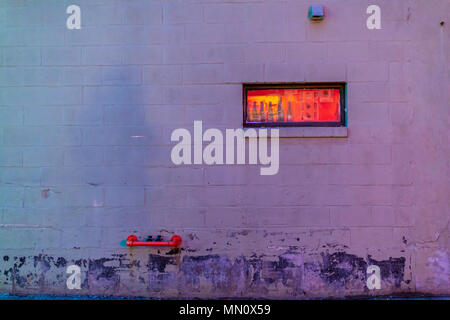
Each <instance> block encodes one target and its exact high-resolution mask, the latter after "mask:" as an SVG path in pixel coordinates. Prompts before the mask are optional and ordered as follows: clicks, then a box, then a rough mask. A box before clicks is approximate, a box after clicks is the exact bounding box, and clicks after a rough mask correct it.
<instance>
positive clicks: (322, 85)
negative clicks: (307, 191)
mask: <svg viewBox="0 0 450 320" xmlns="http://www.w3.org/2000/svg"><path fill="white" fill-rule="evenodd" d="M346 85H347V84H346V83H345V82H301V83H244V84H243V85H242V92H243V94H242V99H243V104H242V105H243V109H244V110H243V117H244V118H243V127H247V128H255V127H345V126H346V123H347V105H346V99H345V97H346ZM279 89H339V99H340V106H341V110H340V114H341V119H340V121H303V122H273V123H267V122H260V123H255V122H247V93H248V91H249V90H279Z"/></svg>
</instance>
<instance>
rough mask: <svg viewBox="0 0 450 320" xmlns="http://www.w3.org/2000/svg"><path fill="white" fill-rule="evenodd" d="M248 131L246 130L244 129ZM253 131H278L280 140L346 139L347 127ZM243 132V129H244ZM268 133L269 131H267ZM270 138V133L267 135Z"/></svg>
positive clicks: (286, 128) (285, 128)
mask: <svg viewBox="0 0 450 320" xmlns="http://www.w3.org/2000/svg"><path fill="white" fill-rule="evenodd" d="M246 129H248V128H246ZM254 129H256V130H257V129H278V130H279V132H280V138H347V137H348V128H347V127H295V128H288V127H284V128H280V127H264V128H262V127H261V128H254ZM244 130H245V129H244ZM269 132H270V131H269ZM269 137H270V133H269Z"/></svg>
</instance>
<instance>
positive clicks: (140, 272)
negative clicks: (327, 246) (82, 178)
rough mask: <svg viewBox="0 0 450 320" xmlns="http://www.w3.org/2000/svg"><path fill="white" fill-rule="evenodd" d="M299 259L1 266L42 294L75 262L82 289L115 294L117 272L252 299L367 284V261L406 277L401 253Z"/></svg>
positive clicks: (161, 286) (149, 288)
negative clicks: (312, 285)
mask: <svg viewBox="0 0 450 320" xmlns="http://www.w3.org/2000/svg"><path fill="white" fill-rule="evenodd" d="M298 258H299V254H298V253H297V254H295V253H293V252H292V251H288V252H286V253H284V254H281V255H279V256H275V257H274V256H270V257H269V256H266V255H264V254H260V255H257V254H256V253H254V254H253V255H251V256H247V257H245V256H240V257H237V258H234V259H230V258H229V257H228V256H226V255H219V254H211V255H201V256H193V255H184V256H181V255H179V254H172V255H167V254H166V255H163V254H149V255H148V260H147V262H146V264H145V265H143V264H142V262H143V261H140V260H134V259H131V256H130V255H128V254H115V255H112V256H111V257H108V258H100V259H79V260H72V261H68V260H66V258H64V257H52V256H47V255H42V254H41V255H37V256H32V257H11V256H4V257H3V261H0V270H1V271H2V286H3V285H12V288H13V290H16V291H22V292H26V290H27V289H28V288H34V289H36V288H38V289H39V292H41V293H46V288H49V287H51V286H53V287H59V288H62V290H64V289H65V286H66V283H65V282H66V279H67V277H68V275H67V274H66V267H67V266H68V265H71V264H76V265H78V266H80V267H81V270H82V272H83V282H82V289H84V290H86V292H89V291H90V290H95V289H101V290H103V292H105V293H108V294H116V293H117V292H118V290H119V288H120V283H121V275H124V276H128V277H129V276H130V274H132V275H133V276H135V277H136V278H137V279H139V282H140V283H145V286H146V292H145V294H148V296H154V295H156V294H161V293H164V291H165V290H167V289H176V290H177V291H178V292H180V294H182V295H183V296H186V297H189V296H192V297H195V296H196V295H197V294H198V293H201V292H202V290H203V293H204V290H207V291H208V290H210V291H208V292H215V293H216V294H217V293H220V294H223V296H247V297H252V296H264V295H267V294H268V293H269V291H274V290H279V289H280V288H283V290H284V292H288V294H289V296H292V297H296V296H304V295H305V294H307V293H306V292H305V287H307V283H304V282H305V281H310V279H319V280H317V281H319V282H320V283H319V284H318V285H319V286H321V287H325V288H326V287H329V288H348V286H349V285H350V286H352V285H355V284H356V286H357V287H359V288H362V287H364V288H365V282H366V279H367V276H368V275H367V274H366V270H367V267H368V265H371V264H375V265H378V266H379V267H380V271H381V278H382V281H383V284H384V286H387V287H390V288H392V289H394V288H398V287H400V284H401V283H402V281H404V269H405V258H404V257H399V258H392V257H391V258H389V259H388V260H382V261H377V260H374V259H372V258H371V256H368V257H366V258H365V259H364V258H362V257H358V256H356V255H352V254H347V253H345V252H336V253H332V254H329V253H321V255H320V257H319V259H317V261H314V262H305V263H303V262H300V263H299V262H298V261H302V260H301V257H300V259H298ZM294 260H295V261H294ZM50 271H51V272H50ZM55 274H56V275H57V276H56V277H55V276H54V275H55ZM305 279H306V280H305ZM123 281H126V280H123ZM314 281H316V280H314ZM304 284H305V285H306V286H304ZM205 285H206V287H207V288H208V289H205ZM121 294H124V293H123V292H121ZM125 294H126V293H125Z"/></svg>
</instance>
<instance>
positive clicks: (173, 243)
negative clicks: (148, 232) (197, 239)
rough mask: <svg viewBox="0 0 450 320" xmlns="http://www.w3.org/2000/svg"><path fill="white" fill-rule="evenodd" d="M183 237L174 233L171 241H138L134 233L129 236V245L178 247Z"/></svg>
mask: <svg viewBox="0 0 450 320" xmlns="http://www.w3.org/2000/svg"><path fill="white" fill-rule="evenodd" d="M181 241H182V240H181V237H180V236H179V235H173V236H172V238H171V239H170V241H154V240H153V241H138V238H137V237H136V236H135V235H134V234H132V235H129V236H128V238H127V246H128V247H178V246H179V245H180V244H181Z"/></svg>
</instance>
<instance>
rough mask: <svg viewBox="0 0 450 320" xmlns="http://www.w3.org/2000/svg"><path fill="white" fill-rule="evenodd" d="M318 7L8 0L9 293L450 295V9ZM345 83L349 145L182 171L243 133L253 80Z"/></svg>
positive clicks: (4, 181)
mask: <svg viewBox="0 0 450 320" xmlns="http://www.w3.org/2000/svg"><path fill="white" fill-rule="evenodd" d="M72 4H76V5H78V6H80V8H81V29H79V30H68V29H67V28H66V19H67V17H68V16H69V15H68V14H66V8H67V7H68V6H69V5H72ZM311 4H313V3H312V2H311V1H303V0H298V1H294V0H285V1H281V0H244V1H233V0H229V1H227V0H183V1H181V0H165V1H162V0H154V1H153V0H136V1H129V0H127V1H125V0H76V1H75V0H73V1H72V0H70V1H67V0H3V1H1V2H0V271H1V272H0V291H1V292H10V293H24V294H34V293H46V294H47V293H48V294H52V293H57V294H77V295H78V294H104V295H125V296H146V297H163V298H164V297H165V298H167V297H184V298H189V297H203V298H205V297H249V298H256V297H265V298H274V297H277V298H313V297H329V296H337V297H343V296H349V295H385V294H397V293H402V294H411V295H413V294H419V293H425V294H447V295H448V294H449V293H450V281H449V279H450V277H449V244H448V239H449V229H448V225H449V213H450V197H449V194H450V192H449V191H450V190H449V181H450V170H449V168H450V165H449V159H450V143H449V137H450V135H449V124H450V123H449V121H450V113H449V101H450V96H449V92H450V90H449V89H450V82H449V75H450V74H449V61H450V50H449V43H450V41H449V33H448V24H449V23H450V17H449V12H450V3H449V2H448V1H446V0H435V1H432V4H431V3H430V1H425V0H399V1H390V0H389V1H388V0H376V1H360V0H339V1H338V0H324V1H322V4H323V5H324V6H325V10H326V11H325V14H326V18H325V20H324V21H322V22H320V23H311V22H310V21H309V20H308V19H307V9H308V6H309V5H311ZM370 4H377V5H379V6H380V8H381V23H382V29H381V30H368V29H367V27H366V19H367V17H368V16H369V15H368V14H366V9H367V7H368V6H369V5H370ZM441 21H444V24H443V25H441V24H440V22H441ZM326 81H343V82H347V89H348V99H347V103H348V137H345V138H342V137H341V138H281V139H280V170H279V173H278V174H276V175H274V176H261V175H260V174H259V166H254V165H229V166H225V165H224V166H208V165H191V166H176V165H174V164H173V163H172V161H171V159H170V152H171V149H172V147H173V145H174V144H173V143H172V142H171V141H170V135H171V133H172V131H173V130H174V129H177V128H187V129H189V130H190V131H191V132H192V130H193V122H194V120H202V121H203V125H204V127H205V128H207V127H212V128H220V129H225V128H241V127H242V83H245V82H326ZM132 233H133V234H136V235H138V236H139V237H145V236H147V235H149V234H153V235H156V234H162V235H163V236H164V237H166V238H170V236H171V235H172V234H174V233H176V234H179V235H181V236H182V238H183V244H182V248H181V250H169V249H164V248H163V249H149V248H132V249H130V248H126V247H121V246H120V245H119V243H120V241H121V240H123V239H125V238H126V237H127V236H128V235H129V234H132ZM71 264H76V265H78V266H80V268H81V279H82V285H81V289H80V290H77V289H73V290H70V289H68V287H67V286H66V280H67V278H68V277H69V275H68V274H67V273H66V268H67V267H68V266H69V265H71ZM371 264H376V265H378V266H380V269H381V276H382V283H381V289H380V290H374V291H370V290H368V288H367V287H366V279H367V274H366V268H367V266H368V265H371Z"/></svg>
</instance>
